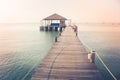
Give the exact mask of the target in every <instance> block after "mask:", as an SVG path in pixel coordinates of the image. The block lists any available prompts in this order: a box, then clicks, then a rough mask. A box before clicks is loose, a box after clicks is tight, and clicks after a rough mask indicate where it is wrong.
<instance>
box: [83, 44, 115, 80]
mask: <svg viewBox="0 0 120 80" xmlns="http://www.w3.org/2000/svg"><path fill="white" fill-rule="evenodd" d="M82 43H83V45H84V46H85V48H86V50H87V51H88V52H89V51H90V50H92V49H91V48H90V47H89V46H88V45H86V44H85V43H84V42H82ZM95 54H96V56H95V64H96V66H98V69H99V71H100V72H101V73H102V75H103V77H104V78H105V80H117V78H116V77H115V76H114V75H113V73H112V72H111V71H110V69H109V68H108V67H107V65H106V64H105V63H104V61H103V60H102V58H101V57H100V55H99V54H98V53H97V52H96V53H95Z"/></svg>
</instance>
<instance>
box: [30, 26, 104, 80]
mask: <svg viewBox="0 0 120 80" xmlns="http://www.w3.org/2000/svg"><path fill="white" fill-rule="evenodd" d="M31 80H103V77H102V76H101V74H100V72H99V71H98V69H97V68H96V66H95V65H94V63H90V62H89V60H88V59H87V52H86V50H85V48H84V46H83V45H82V43H81V41H80V40H79V39H78V37H77V36H76V33H75V32H74V31H73V29H72V28H71V27H66V29H65V30H64V31H63V32H62V34H61V36H60V37H59V38H58V41H57V42H56V43H55V44H54V45H53V46H52V48H51V50H50V51H49V53H48V55H47V56H46V57H45V58H44V59H43V61H42V63H41V64H40V66H39V67H38V69H37V70H36V72H35V74H34V75H33V76H32V78H31Z"/></svg>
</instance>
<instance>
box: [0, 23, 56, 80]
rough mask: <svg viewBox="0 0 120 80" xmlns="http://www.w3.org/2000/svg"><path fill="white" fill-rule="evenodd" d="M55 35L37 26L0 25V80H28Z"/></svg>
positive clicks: (48, 48)
mask: <svg viewBox="0 0 120 80" xmlns="http://www.w3.org/2000/svg"><path fill="white" fill-rule="evenodd" d="M57 34H58V33H57V32H40V31H39V24H0V80H30V78H31V75H32V74H33V73H34V71H35V69H36V68H37V66H38V65H39V64H40V61H41V60H42V59H43V58H44V56H45V55H46V54H47V53H48V51H49V50H50V48H51V46H52V44H53V43H54V38H55V37H56V36H57Z"/></svg>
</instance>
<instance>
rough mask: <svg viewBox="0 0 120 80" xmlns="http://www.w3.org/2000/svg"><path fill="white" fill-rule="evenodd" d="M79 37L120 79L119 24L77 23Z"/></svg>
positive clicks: (119, 79)
mask: <svg viewBox="0 0 120 80" xmlns="http://www.w3.org/2000/svg"><path fill="white" fill-rule="evenodd" d="M79 38H80V39H81V41H82V42H83V43H85V44H86V45H87V46H89V47H90V48H91V50H95V51H96V52H97V53H98V54H99V55H100V57H101V58H102V60H103V61H104V63H105V64H106V65H107V67H108V68H109V69H110V71H111V72H112V73H113V74H114V76H115V77H116V78H117V79H118V80H120V70H119V68H120V25H79ZM102 73H104V71H103V72H102ZM107 80H112V79H107Z"/></svg>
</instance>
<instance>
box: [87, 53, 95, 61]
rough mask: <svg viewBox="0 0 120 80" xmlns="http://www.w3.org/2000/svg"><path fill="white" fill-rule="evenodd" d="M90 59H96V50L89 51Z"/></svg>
mask: <svg viewBox="0 0 120 80" xmlns="http://www.w3.org/2000/svg"><path fill="white" fill-rule="evenodd" d="M88 59H89V60H90V62H91V63H94V61H95V51H91V52H89V53H88Z"/></svg>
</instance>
